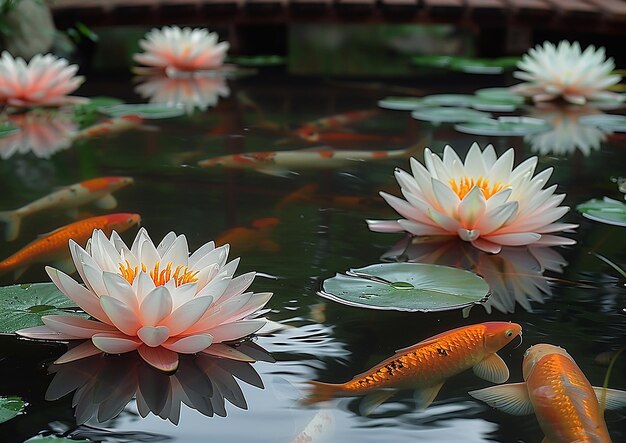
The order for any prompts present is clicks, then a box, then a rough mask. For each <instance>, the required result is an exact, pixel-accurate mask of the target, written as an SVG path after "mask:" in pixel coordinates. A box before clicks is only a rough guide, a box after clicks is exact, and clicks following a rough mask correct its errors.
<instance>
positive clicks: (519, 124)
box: [454, 117, 551, 136]
mask: <svg viewBox="0 0 626 443" xmlns="http://www.w3.org/2000/svg"><path fill="white" fill-rule="evenodd" d="M454 128H455V129H456V130H457V131H459V132H463V133H465V134H474V135H504V136H516V135H527V134H537V133H540V132H545V131H549V130H550V129H551V126H550V125H549V124H548V122H546V121H545V120H542V119H539V118H533V117H498V118H497V119H484V120H480V121H472V122H468V123H461V124H458V125H455V126H454Z"/></svg>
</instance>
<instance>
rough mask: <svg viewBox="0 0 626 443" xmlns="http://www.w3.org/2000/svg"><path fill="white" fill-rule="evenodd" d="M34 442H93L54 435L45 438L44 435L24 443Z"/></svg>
mask: <svg viewBox="0 0 626 443" xmlns="http://www.w3.org/2000/svg"><path fill="white" fill-rule="evenodd" d="M32 442H36V443H90V442H91V440H86V439H82V440H72V439H71V438H66V437H56V436H54V435H48V436H45V437H44V436H43V435H36V436H34V437H32V438H29V439H28V440H26V441H25V442H24V443H32Z"/></svg>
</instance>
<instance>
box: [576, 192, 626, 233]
mask: <svg viewBox="0 0 626 443" xmlns="http://www.w3.org/2000/svg"><path fill="white" fill-rule="evenodd" d="M576 209H578V211H580V213H581V214H582V215H583V217H586V218H588V219H590V220H595V221H598V222H601V223H607V224H609V225H616V226H626V204H624V202H621V201H618V200H613V199H612V198H608V197H604V198H603V199H602V200H598V199H595V198H594V199H591V200H589V201H587V202H585V203H581V204H579V205H578V206H576Z"/></svg>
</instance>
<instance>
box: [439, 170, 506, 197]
mask: <svg viewBox="0 0 626 443" xmlns="http://www.w3.org/2000/svg"><path fill="white" fill-rule="evenodd" d="M448 183H449V184H450V187H451V188H452V190H453V191H454V192H455V193H456V195H458V196H459V198H460V199H461V200H463V197H465V196H466V195H467V194H468V192H470V191H471V190H472V188H473V187H474V186H478V188H479V189H480V190H481V191H482V192H483V195H484V196H485V198H486V199H487V200H488V199H490V198H491V197H493V195H494V194H496V193H497V192H499V191H501V190H503V189H504V188H505V187H506V186H505V185H503V184H502V183H500V182H496V183H494V184H493V185H492V184H490V183H489V179H486V178H484V177H482V176H481V177H478V178H477V179H476V180H475V179H474V177H461V178H460V179H459V180H458V183H457V180H456V179H454V178H452V179H450V180H448Z"/></svg>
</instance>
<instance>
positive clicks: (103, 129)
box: [74, 115, 145, 140]
mask: <svg viewBox="0 0 626 443" xmlns="http://www.w3.org/2000/svg"><path fill="white" fill-rule="evenodd" d="M144 122H145V119H144V118H143V117H140V116H138V115H124V116H122V117H115V118H110V119H108V120H104V121H101V122H100V123H96V124H95V125H92V126H89V127H87V128H85V129H82V130H80V131H78V132H77V133H76V135H75V136H74V139H75V140H79V139H82V138H90V137H98V136H101V135H106V134H113V133H116V132H123V131H128V130H130V129H134V128H137V127H139V126H141V125H142V124H143V123H144Z"/></svg>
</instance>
